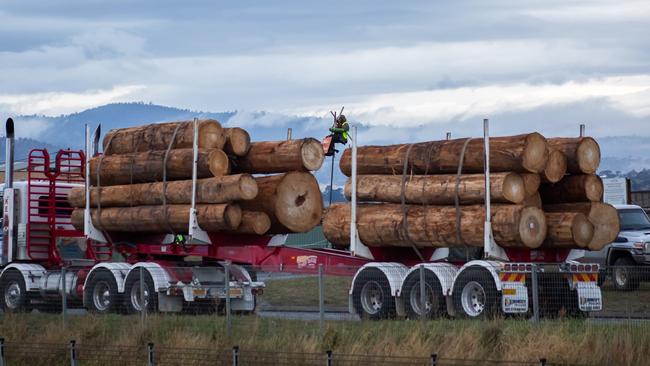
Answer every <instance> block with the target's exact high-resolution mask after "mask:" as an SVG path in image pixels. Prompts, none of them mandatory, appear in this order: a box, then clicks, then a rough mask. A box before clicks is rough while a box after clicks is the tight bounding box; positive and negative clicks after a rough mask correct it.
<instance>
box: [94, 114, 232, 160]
mask: <svg viewBox="0 0 650 366" xmlns="http://www.w3.org/2000/svg"><path fill="white" fill-rule="evenodd" d="M177 126H179V127H178V130H177V132H176V136H175V138H174V142H173V144H172V148H173V149H182V148H191V147H192V146H193V141H194V122H193V121H179V122H167V123H154V124H150V125H145V126H137V127H128V128H119V129H114V130H110V131H109V132H108V133H107V134H106V137H104V144H103V147H104V155H114V154H128V153H133V152H142V151H150V150H167V148H168V147H169V144H170V142H171V141H172V137H173V136H174V131H175V130H176V128H177ZM198 142H199V148H203V149H222V148H223V146H224V144H225V142H226V136H225V133H224V131H223V128H221V125H220V124H219V122H217V121H215V120H212V119H207V120H201V121H199V141H198Z"/></svg>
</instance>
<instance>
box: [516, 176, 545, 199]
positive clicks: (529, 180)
mask: <svg viewBox="0 0 650 366" xmlns="http://www.w3.org/2000/svg"><path fill="white" fill-rule="evenodd" d="M520 175H521V179H523V180H524V189H525V190H526V197H528V196H530V195H533V194H535V193H537V191H538V190H539V185H540V183H541V178H540V177H539V174H536V173H521V174H520Z"/></svg>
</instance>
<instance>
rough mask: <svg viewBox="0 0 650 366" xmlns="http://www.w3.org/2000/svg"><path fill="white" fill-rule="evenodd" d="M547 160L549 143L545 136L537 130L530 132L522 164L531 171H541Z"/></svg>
mask: <svg viewBox="0 0 650 366" xmlns="http://www.w3.org/2000/svg"><path fill="white" fill-rule="evenodd" d="M547 161H548V144H547V142H546V139H545V138H544V136H542V135H541V134H539V133H537V132H534V133H531V134H528V135H527V136H526V145H525V148H524V153H523V156H522V162H521V165H522V166H523V167H524V169H526V170H528V171H529V172H531V173H541V172H542V171H544V168H546V162H547Z"/></svg>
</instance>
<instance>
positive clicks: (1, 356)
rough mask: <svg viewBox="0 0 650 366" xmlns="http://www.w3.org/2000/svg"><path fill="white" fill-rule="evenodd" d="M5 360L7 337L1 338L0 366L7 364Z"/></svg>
mask: <svg viewBox="0 0 650 366" xmlns="http://www.w3.org/2000/svg"><path fill="white" fill-rule="evenodd" d="M6 365H7V363H6V360H5V339H4V338H0V366H6Z"/></svg>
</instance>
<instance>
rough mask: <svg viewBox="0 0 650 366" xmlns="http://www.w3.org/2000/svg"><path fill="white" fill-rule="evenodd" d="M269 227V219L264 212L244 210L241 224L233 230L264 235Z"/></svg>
mask: <svg viewBox="0 0 650 366" xmlns="http://www.w3.org/2000/svg"><path fill="white" fill-rule="evenodd" d="M270 229H271V219H270V218H269V215H267V214H265V213H264V212H257V211H244V212H243V213H242V220H241V224H240V225H239V227H238V228H237V230H235V232H237V233H240V234H251V235H264V234H266V232H267V231H269V230H270Z"/></svg>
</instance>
